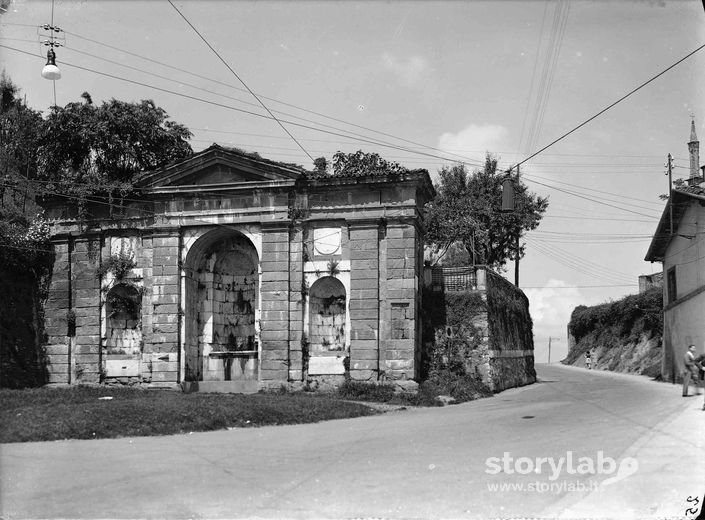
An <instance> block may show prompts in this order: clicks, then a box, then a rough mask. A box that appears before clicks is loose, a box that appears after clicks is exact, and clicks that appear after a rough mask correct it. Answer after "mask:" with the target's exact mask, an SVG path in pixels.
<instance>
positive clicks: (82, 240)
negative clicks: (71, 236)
mask: <svg viewBox="0 0 705 520" xmlns="http://www.w3.org/2000/svg"><path fill="white" fill-rule="evenodd" d="M100 249H101V240H100V237H99V236H97V235H93V236H82V237H77V238H76V239H75V242H74V247H73V252H72V255H71V289H72V302H73V310H74V313H75V316H76V337H75V340H74V341H75V343H74V344H75V347H74V348H73V351H72V353H71V356H72V360H71V365H72V368H73V374H72V377H71V382H72V383H97V382H99V381H100V373H101V370H100V363H101V359H100V311H101V296H100V279H99V276H98V269H99V266H100Z"/></svg>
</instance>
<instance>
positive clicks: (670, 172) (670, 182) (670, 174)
mask: <svg viewBox="0 0 705 520" xmlns="http://www.w3.org/2000/svg"><path fill="white" fill-rule="evenodd" d="M667 166H668V208H669V215H668V220H669V221H670V223H671V235H673V201H672V200H671V190H672V189H673V157H672V156H671V154H670V153H669V154H668V163H667Z"/></svg>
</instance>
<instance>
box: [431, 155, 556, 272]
mask: <svg viewBox="0 0 705 520" xmlns="http://www.w3.org/2000/svg"><path fill="white" fill-rule="evenodd" d="M439 175H440V182H439V183H437V184H436V185H435V187H436V192H437V195H436V197H435V199H434V200H432V201H431V202H430V203H429V204H428V205H427V213H426V243H427V244H428V245H429V246H431V247H433V248H434V249H435V251H436V252H438V251H441V252H445V251H446V250H448V249H449V248H451V247H452V246H453V245H454V244H457V243H460V244H462V246H463V247H464V248H465V249H466V250H467V252H468V254H469V256H470V259H471V262H472V263H474V264H484V265H487V266H489V267H492V268H495V269H501V268H502V267H503V266H504V265H505V264H506V262H507V261H508V260H510V259H513V258H515V257H516V255H517V251H516V239H517V237H519V236H521V234H523V233H524V232H526V231H529V230H532V229H535V228H536V227H537V226H538V225H539V222H540V221H541V218H542V217H543V214H544V212H545V211H546V209H547V208H548V199H547V198H542V197H538V196H537V195H535V194H533V193H530V192H529V191H528V188H527V187H526V185H525V184H524V183H522V182H521V181H518V182H516V181H515V184H514V199H515V209H514V211H512V212H508V213H502V211H501V207H502V181H503V180H504V178H505V176H506V173H505V172H498V171H497V160H496V159H495V158H493V157H492V156H491V155H489V154H488V155H487V157H486V160H485V166H484V168H483V169H481V170H476V171H474V172H473V173H468V171H467V168H466V167H465V166H464V165H462V164H457V165H455V166H451V167H444V168H442V169H441V170H440V171H439ZM518 254H519V258H521V257H523V256H524V244H521V245H520V248H519V251H518Z"/></svg>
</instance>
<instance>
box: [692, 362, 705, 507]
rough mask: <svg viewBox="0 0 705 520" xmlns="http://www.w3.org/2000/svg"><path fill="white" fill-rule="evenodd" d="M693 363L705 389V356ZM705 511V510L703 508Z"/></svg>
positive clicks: (704, 408) (704, 406)
mask: <svg viewBox="0 0 705 520" xmlns="http://www.w3.org/2000/svg"><path fill="white" fill-rule="evenodd" d="M693 361H694V362H695V366H696V367H697V368H698V372H700V381H699V382H700V386H702V387H703V388H704V389H705V354H700V355H699V356H696V357H695V359H694V360H693ZM703 394H705V392H703ZM703 410H705V400H703ZM703 511H705V508H703Z"/></svg>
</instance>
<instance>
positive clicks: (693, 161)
mask: <svg viewBox="0 0 705 520" xmlns="http://www.w3.org/2000/svg"><path fill="white" fill-rule="evenodd" d="M688 153H689V154H690V177H689V179H688V184H689V185H691V186H693V185H695V184H700V183H701V182H703V179H702V177H701V176H700V142H699V141H698V136H697V135H695V118H694V117H693V119H692V121H691V122H690V142H689V143H688Z"/></svg>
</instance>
